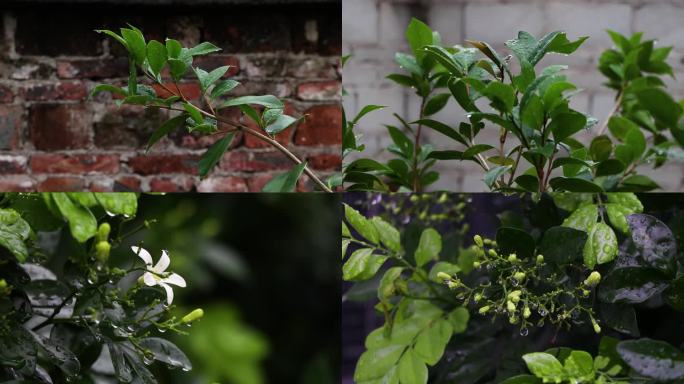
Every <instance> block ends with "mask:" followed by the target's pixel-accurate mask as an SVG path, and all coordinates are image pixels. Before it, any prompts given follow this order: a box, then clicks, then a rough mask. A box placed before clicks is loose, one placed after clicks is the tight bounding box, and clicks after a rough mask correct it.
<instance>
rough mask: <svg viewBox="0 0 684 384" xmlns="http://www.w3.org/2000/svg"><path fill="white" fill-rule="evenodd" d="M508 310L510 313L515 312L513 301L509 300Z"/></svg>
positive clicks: (507, 303)
mask: <svg viewBox="0 0 684 384" xmlns="http://www.w3.org/2000/svg"><path fill="white" fill-rule="evenodd" d="M506 309H508V312H515V304H513V302H512V301H510V300H508V301H507V302H506Z"/></svg>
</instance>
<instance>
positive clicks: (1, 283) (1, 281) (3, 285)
mask: <svg viewBox="0 0 684 384" xmlns="http://www.w3.org/2000/svg"><path fill="white" fill-rule="evenodd" d="M5 288H7V281H5V279H0V289H5Z"/></svg>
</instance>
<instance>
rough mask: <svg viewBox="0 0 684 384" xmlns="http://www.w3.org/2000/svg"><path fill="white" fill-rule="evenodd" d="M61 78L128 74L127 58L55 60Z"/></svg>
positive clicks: (100, 77) (124, 75)
mask: <svg viewBox="0 0 684 384" xmlns="http://www.w3.org/2000/svg"><path fill="white" fill-rule="evenodd" d="M57 76H59V77H60V78H62V79H108V78H116V77H126V76H128V59H126V58H121V57H119V58H111V59H69V60H58V61H57Z"/></svg>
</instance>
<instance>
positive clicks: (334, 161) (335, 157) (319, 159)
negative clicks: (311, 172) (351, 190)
mask: <svg viewBox="0 0 684 384" xmlns="http://www.w3.org/2000/svg"><path fill="white" fill-rule="evenodd" d="M306 160H307V162H308V163H309V165H310V166H311V167H312V168H315V169H322V170H338V169H340V167H341V166H342V157H341V156H340V155H339V154H332V153H323V154H319V155H311V156H309V157H308V158H307V159H306Z"/></svg>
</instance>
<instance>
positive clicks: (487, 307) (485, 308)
mask: <svg viewBox="0 0 684 384" xmlns="http://www.w3.org/2000/svg"><path fill="white" fill-rule="evenodd" d="M478 312H479V313H480V314H481V315H484V314H485V313H487V312H489V305H485V306H484V307H482V308H480V310H479V311H478Z"/></svg>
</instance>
